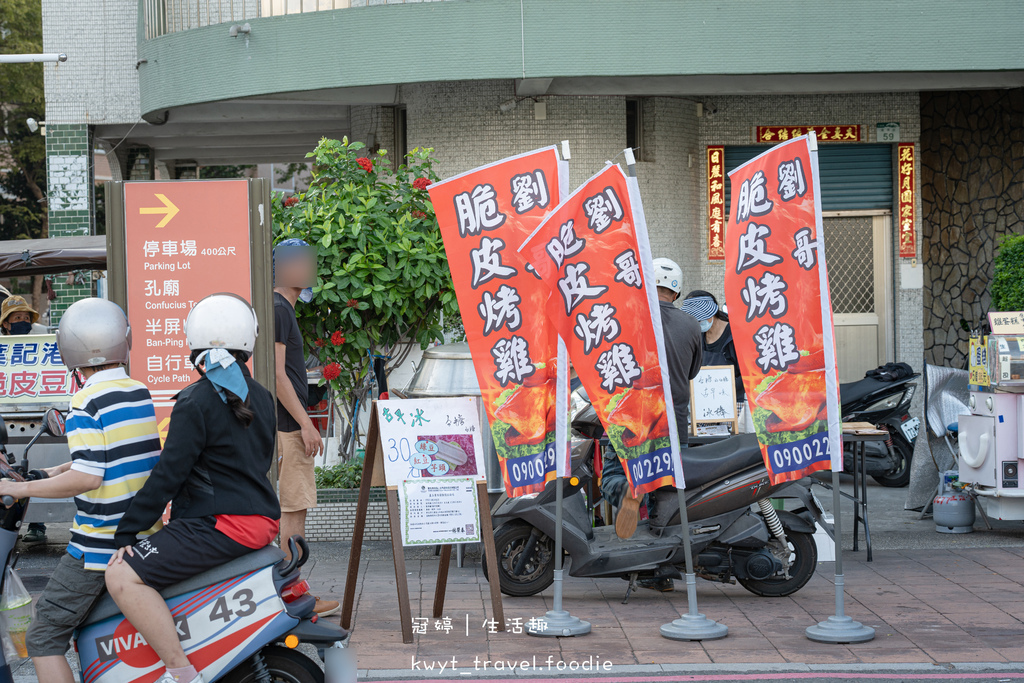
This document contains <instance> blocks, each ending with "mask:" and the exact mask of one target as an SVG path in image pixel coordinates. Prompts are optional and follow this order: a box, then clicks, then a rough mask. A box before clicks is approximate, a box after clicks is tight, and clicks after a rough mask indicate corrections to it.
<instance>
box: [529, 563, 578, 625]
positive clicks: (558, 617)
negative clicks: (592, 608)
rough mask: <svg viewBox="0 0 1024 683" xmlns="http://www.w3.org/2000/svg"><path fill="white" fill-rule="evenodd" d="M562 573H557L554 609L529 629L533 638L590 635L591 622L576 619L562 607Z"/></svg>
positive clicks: (536, 620) (559, 570)
mask: <svg viewBox="0 0 1024 683" xmlns="http://www.w3.org/2000/svg"><path fill="white" fill-rule="evenodd" d="M562 572H563V570H561V569H558V570H556V571H555V599H554V603H555V604H554V609H551V610H548V612H547V613H546V614H545V615H544V616H543V617H540V618H539V619H535V620H533V621H534V624H535V626H533V627H528V628H527V629H526V632H527V633H529V634H530V635H531V636H547V637H549V638H553V637H559V638H561V637H564V636H583V635H586V634H588V633H590V622H589V621H583V620H582V619H580V618H579V617H574V616H572V615H571V614H569V612H567V611H566V610H564V609H561V607H562Z"/></svg>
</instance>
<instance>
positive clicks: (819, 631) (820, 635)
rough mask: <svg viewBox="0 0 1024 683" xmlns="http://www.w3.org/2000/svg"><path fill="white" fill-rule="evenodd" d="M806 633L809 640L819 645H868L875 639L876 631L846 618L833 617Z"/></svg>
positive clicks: (812, 627)
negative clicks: (867, 643)
mask: <svg viewBox="0 0 1024 683" xmlns="http://www.w3.org/2000/svg"><path fill="white" fill-rule="evenodd" d="M806 633H807V637H808V638H810V639H811V640H813V641H816V642H818V643H866V642H868V641H869V640H874V638H875V629H873V628H871V627H870V626H865V625H864V624H862V623H860V622H859V621H854V620H853V618H852V617H845V616H843V617H837V616H832V617H829V618H828V619H826V620H825V621H822V622H820V623H818V624H817V625H815V626H808V627H807V631H806Z"/></svg>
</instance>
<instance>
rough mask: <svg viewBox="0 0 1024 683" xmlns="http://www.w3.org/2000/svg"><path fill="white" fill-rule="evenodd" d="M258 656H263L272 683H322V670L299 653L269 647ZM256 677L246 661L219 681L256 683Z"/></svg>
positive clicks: (248, 661)
mask: <svg viewBox="0 0 1024 683" xmlns="http://www.w3.org/2000/svg"><path fill="white" fill-rule="evenodd" d="M260 654H261V655H263V663H264V664H266V665H267V670H268V671H269V672H270V680H272V681H287V683H324V672H323V670H322V669H321V668H320V667H319V666H317V664H316V662H314V661H312V660H311V659H310V658H309V657H307V656H306V655H304V654H303V653H301V652H298V651H296V650H289V649H288V648H284V647H274V646H271V647H265V648H263V650H261V651H260ZM257 675H258V674H257V673H256V672H255V671H253V668H252V662H251V661H250V660H248V659H247V660H245V661H244V662H242V664H240V665H239V666H237V667H235V669H233V670H232V671H231V672H230V673H229V674H228V675H227V676H225V677H224V678H222V679H220V680H221V681H223V682H224V683H256V682H257V681H258V680H260V679H258V678H257Z"/></svg>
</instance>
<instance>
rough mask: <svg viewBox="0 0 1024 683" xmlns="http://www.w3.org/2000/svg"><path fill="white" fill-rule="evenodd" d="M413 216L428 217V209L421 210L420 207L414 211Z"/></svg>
mask: <svg viewBox="0 0 1024 683" xmlns="http://www.w3.org/2000/svg"><path fill="white" fill-rule="evenodd" d="M412 217H413V218H426V217H427V212H426V211H420V210H419V209H416V210H415V211H413V212H412Z"/></svg>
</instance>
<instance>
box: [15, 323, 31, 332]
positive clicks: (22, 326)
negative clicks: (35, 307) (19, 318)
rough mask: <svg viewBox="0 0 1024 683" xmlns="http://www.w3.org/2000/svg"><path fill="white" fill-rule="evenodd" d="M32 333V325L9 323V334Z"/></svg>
mask: <svg viewBox="0 0 1024 683" xmlns="http://www.w3.org/2000/svg"><path fill="white" fill-rule="evenodd" d="M31 331H32V323H28V322H18V323H11V331H10V334H28V333H29V332H31Z"/></svg>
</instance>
